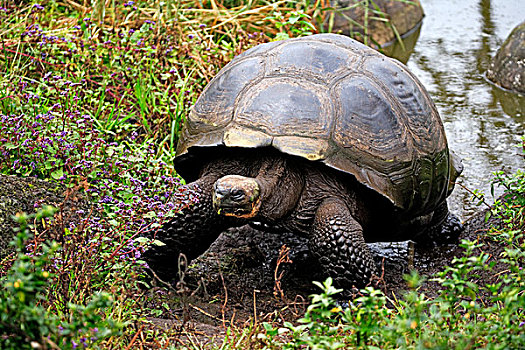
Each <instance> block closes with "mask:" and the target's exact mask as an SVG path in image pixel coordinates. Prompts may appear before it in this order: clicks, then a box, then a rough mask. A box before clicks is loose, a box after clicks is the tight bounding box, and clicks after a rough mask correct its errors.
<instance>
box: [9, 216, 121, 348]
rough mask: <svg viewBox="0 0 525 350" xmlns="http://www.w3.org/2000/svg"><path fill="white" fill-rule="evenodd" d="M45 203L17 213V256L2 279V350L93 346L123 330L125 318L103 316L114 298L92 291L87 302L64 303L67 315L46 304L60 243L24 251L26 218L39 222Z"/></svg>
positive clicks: (15, 243) (14, 242) (14, 243)
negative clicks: (35, 209)
mask: <svg viewBox="0 0 525 350" xmlns="http://www.w3.org/2000/svg"><path fill="white" fill-rule="evenodd" d="M54 211H55V210H54V209H53V208H50V207H46V208H44V209H42V210H40V211H39V212H38V213H37V214H36V215H26V214H19V215H17V216H16V217H15V219H16V221H17V222H18V224H19V225H20V229H19V232H18V234H17V235H16V237H15V239H14V240H13V242H12V245H14V246H15V247H16V254H17V258H16V260H15V262H14V264H13V266H12V267H11V268H10V270H9V271H8V272H7V275H6V276H4V277H2V278H1V279H0V283H1V284H2V288H1V290H0V346H1V347H2V349H6V350H7V349H16V350H18V349H35V348H40V349H57V348H60V349H75V348H77V347H78V346H80V347H81V348H87V347H93V346H94V345H95V344H97V343H100V342H101V341H102V340H104V339H105V338H108V337H110V336H114V335H118V334H120V333H121V332H122V329H123V327H124V325H125V324H124V323H121V322H117V321H115V320H113V319H112V318H110V317H107V315H106V312H107V310H110V309H111V308H112V307H113V305H114V302H113V297H112V296H111V295H110V294H109V293H106V292H98V293H95V294H94V295H93V296H92V297H91V298H90V299H89V300H87V301H86V304H84V305H82V304H74V303H68V305H67V312H65V313H64V314H65V315H67V316H68V317H67V318H60V317H58V316H57V315H56V314H55V313H53V312H51V311H50V310H49V309H47V308H46V307H45V303H43V301H44V300H45V299H46V291H47V289H48V288H49V284H50V283H53V281H54V277H55V275H54V273H53V270H54V267H53V261H54V260H55V259H56V258H57V252H58V251H59V250H60V246H59V245H58V244H57V243H56V242H50V243H49V244H43V245H42V251H41V252H40V253H39V254H36V255H28V254H27V253H25V252H24V250H25V244H26V242H27V241H28V239H29V238H30V235H29V228H30V226H29V224H28V222H29V220H30V219H32V218H36V220H37V222H38V221H40V220H42V219H45V218H48V217H50V216H52V215H53V213H54Z"/></svg>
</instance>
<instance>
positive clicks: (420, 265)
mask: <svg viewBox="0 0 525 350" xmlns="http://www.w3.org/2000/svg"><path fill="white" fill-rule="evenodd" d="M484 217H485V212H480V213H479V214H478V215H475V216H473V217H472V218H470V219H469V220H467V222H465V224H464V225H465V230H464V231H463V232H462V233H461V235H460V237H459V240H461V239H468V240H478V241H480V242H483V243H484V246H483V248H482V249H483V251H484V252H486V253H488V254H490V255H491V259H497V257H498V256H499V254H500V253H501V251H503V246H502V245H498V244H497V243H495V242H493V241H491V240H489V239H487V238H486V235H485V233H486V232H487V231H488V229H489V227H490V225H492V224H494V220H491V221H489V222H488V223H487V222H485V220H484ZM283 245H285V246H286V247H287V248H289V251H288V253H286V254H282V252H283V250H282V246H283ZM370 246H371V248H372V250H373V252H374V254H375V255H376V261H377V263H378V265H380V266H381V270H382V276H381V277H380V278H379V279H378V280H376V281H375V286H376V288H380V289H382V290H383V291H384V292H385V294H386V295H388V296H390V297H392V295H395V296H396V297H397V298H399V297H400V296H401V295H402V293H403V291H405V290H407V289H408V287H407V284H406V282H405V280H404V278H403V275H404V274H406V273H408V272H409V271H410V270H411V269H415V270H417V272H418V273H419V274H420V275H421V276H424V277H426V278H427V279H426V282H424V283H423V285H422V286H421V287H420V291H421V292H424V293H425V295H427V296H430V297H432V296H435V295H437V294H438V292H439V286H438V284H437V283H436V282H432V281H428V277H431V276H432V275H433V274H434V273H436V272H439V271H442V270H443V267H444V266H446V265H449V264H451V262H452V260H453V259H454V257H456V256H460V255H461V254H462V253H463V248H461V247H459V245H458V244H457V243H456V244H448V245H441V246H433V247H420V246H417V245H412V244H411V243H409V242H401V243H397V244H380V245H379V244H372V245H370ZM411 249H412V250H413V251H414V254H413V259H410V258H409V256H410V255H411V254H409V251H410V250H411ZM280 251H281V256H280ZM280 257H281V259H280ZM286 258H288V259H289V260H288V261H290V260H291V262H283V261H287V259H286ZM411 260H413V261H411ZM502 269H503V267H502V266H498V265H496V267H495V270H494V271H492V272H491V273H487V274H485V275H482V279H483V280H484V282H487V283H489V282H490V281H492V280H494V279H495V276H494V275H495V273H497V271H498V270H502ZM181 277H182V282H181V281H180V278H179V281H178V283H176V281H173V282H172V283H173V284H172V287H171V288H170V290H171V292H169V293H166V294H162V295H161V296H160V298H159V296H158V295H157V296H155V297H154V298H152V300H154V303H159V304H160V303H161V302H167V303H168V304H169V305H170V310H169V311H167V312H165V314H164V315H162V316H161V317H162V318H151V320H152V321H153V324H155V325H156V327H160V328H163V329H165V328H166V327H170V328H172V327H175V328H176V329H177V330H179V331H180V332H181V333H180V334H181V335H184V334H186V335H189V336H190V338H191V337H193V338H194V339H193V341H195V339H197V338H202V339H201V340H202V341H209V339H210V336H212V335H214V336H215V339H216V341H219V342H220V341H221V340H220V339H221V338H223V337H224V331H225V328H224V326H228V325H229V324H230V323H231V322H234V323H235V324H241V325H243V324H245V325H246V324H249V323H250V322H253V321H254V320H255V319H256V320H257V322H260V321H261V320H265V321H270V320H279V319H280V320H287V321H294V320H296V319H297V318H298V317H300V316H302V315H303V313H304V311H305V310H306V307H307V306H308V300H309V298H308V296H309V295H310V294H312V293H317V292H319V290H318V288H317V287H315V286H314V285H313V284H312V282H311V281H323V280H325V279H326V276H325V275H324V274H323V271H322V270H321V269H320V267H319V265H318V264H317V263H316V260H315V258H314V257H313V256H312V255H311V253H310V251H309V250H308V245H307V241H306V239H304V238H300V237H296V236H294V235H292V234H289V233H284V234H276V233H268V232H262V231H258V230H256V229H254V228H252V227H250V226H243V227H241V228H234V229H230V230H228V231H226V232H224V233H223V234H222V235H221V236H220V237H219V239H218V240H217V241H216V242H215V243H213V245H212V246H211V247H210V249H209V250H208V251H207V252H206V253H205V254H203V255H202V256H201V257H199V258H198V259H195V260H194V261H193V262H191V265H190V267H189V268H188V269H186V271H185V273H184V274H182V276H181ZM153 290H154V289H153ZM196 335H197V336H198V337H197V338H195V337H196ZM199 335H200V336H199ZM182 339H184V337H183V338H182Z"/></svg>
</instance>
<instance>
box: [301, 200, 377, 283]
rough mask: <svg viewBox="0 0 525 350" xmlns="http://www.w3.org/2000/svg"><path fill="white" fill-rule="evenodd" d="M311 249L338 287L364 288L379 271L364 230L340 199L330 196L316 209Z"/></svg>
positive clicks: (311, 235) (311, 234)
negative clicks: (367, 243)
mask: <svg viewBox="0 0 525 350" xmlns="http://www.w3.org/2000/svg"><path fill="white" fill-rule="evenodd" d="M310 249H311V251H312V252H313V253H314V255H315V256H316V257H317V258H318V259H319V262H320V263H321V265H322V267H323V269H324V270H326V272H327V274H328V275H329V276H331V277H332V278H333V279H334V281H335V284H336V286H338V287H341V288H344V289H347V290H350V289H351V287H352V286H356V287H363V286H365V285H366V284H367V283H368V282H369V281H370V278H371V277H372V275H373V274H374V273H376V266H375V263H374V260H373V258H372V254H371V252H370V250H369V248H368V246H367V245H366V244H365V240H364V238H363V229H362V227H361V225H360V224H359V223H358V222H357V221H356V220H355V219H354V218H353V217H352V215H351V214H350V211H349V210H348V207H347V206H346V204H345V203H344V202H343V201H341V200H338V199H327V200H325V201H323V203H322V204H321V205H320V207H319V208H318V209H317V212H316V215H315V220H314V225H313V227H312V230H311V233H310Z"/></svg>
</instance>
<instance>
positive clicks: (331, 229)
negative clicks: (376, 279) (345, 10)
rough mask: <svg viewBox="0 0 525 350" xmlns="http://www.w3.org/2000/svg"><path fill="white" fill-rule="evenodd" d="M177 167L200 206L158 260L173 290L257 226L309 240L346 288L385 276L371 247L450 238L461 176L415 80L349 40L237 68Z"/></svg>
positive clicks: (332, 39)
mask: <svg viewBox="0 0 525 350" xmlns="http://www.w3.org/2000/svg"><path fill="white" fill-rule="evenodd" d="M175 165H176V169H177V171H178V172H179V173H180V175H181V176H182V177H183V178H184V179H185V180H186V181H187V184H186V185H185V186H184V187H183V188H181V191H182V196H183V197H184V198H185V199H190V198H195V199H197V203H196V204H194V205H192V206H190V207H188V208H186V209H184V210H182V211H181V212H180V213H179V214H177V215H176V217H175V218H173V219H172V220H171V221H170V222H169V223H168V224H166V225H165V226H164V227H163V228H162V230H160V232H158V235H157V239H159V240H160V241H162V242H163V243H165V245H164V246H162V247H154V248H152V249H151V250H149V251H148V252H147V254H146V255H147V259H148V262H149V265H150V266H151V267H152V269H153V270H154V271H156V272H157V273H158V274H159V275H160V276H161V277H169V276H170V274H171V276H174V275H175V272H176V270H177V257H178V256H179V253H184V254H186V256H187V257H188V258H189V259H192V258H195V257H197V256H199V255H200V254H201V253H203V252H204V251H205V250H206V249H207V248H208V247H209V245H210V244H211V243H213V241H214V240H215V239H216V238H217V237H218V235H219V234H220V233H221V232H222V231H223V230H225V229H227V228H228V227H232V226H240V225H244V224H247V223H251V224H254V225H256V226H257V227H266V228H270V229H271V230H273V231H274V232H284V230H286V232H295V233H296V234H298V235H304V236H306V237H308V239H309V246H310V249H311V251H312V252H313V254H314V256H316V257H317V258H318V261H319V263H320V264H321V266H322V268H323V269H324V270H325V271H326V272H327V275H330V276H332V277H333V278H334V279H335V281H336V283H337V284H338V285H339V286H340V287H343V288H351V287H352V286H358V287H359V286H363V285H365V284H366V283H368V281H369V280H370V278H371V277H372V276H373V274H374V273H375V272H376V271H377V270H376V269H377V267H376V265H375V263H374V260H373V257H372V256H371V253H370V251H369V248H368V246H367V245H366V244H365V242H369V241H370V242H372V241H399V240H406V239H412V240H415V241H419V242H428V241H429V240H431V239H432V240H435V239H439V237H440V236H441V235H445V236H447V235H448V233H443V230H442V227H443V225H444V223H445V222H446V221H447V219H449V220H450V218H451V216H450V215H449V212H448V208H447V203H446V198H447V196H448V195H449V194H450V193H451V191H452V189H453V187H454V180H455V179H456V177H457V176H458V174H459V173H460V172H461V163H460V162H459V161H457V160H456V159H454V157H452V155H451V153H449V149H448V146H447V140H446V137H445V131H444V129H443V125H442V123H441V120H440V117H439V114H438V112H437V110H436V107H435V106H434V104H433V102H432V100H431V99H430V96H429V95H428V93H427V92H426V90H425V89H424V87H423V86H422V85H421V83H420V82H419V81H418V80H417V79H416V77H414V75H413V74H412V73H410V72H409V71H408V70H407V69H406V67H405V66H404V65H403V64H401V63H399V62H397V61H395V60H393V59H390V58H388V57H386V56H384V55H382V54H380V53H378V52H376V51H375V50H373V49H370V48H368V47H366V46H364V45H363V44H361V43H359V42H357V41H355V40H353V39H350V38H348V37H345V36H341V35H336V34H320V35H313V36H309V37H303V38H297V39H291V40H286V41H280V42H271V43H266V44H262V45H259V46H256V47H254V48H252V49H250V50H248V51H246V52H244V53H243V54H241V55H239V56H237V57H236V58H234V59H233V60H232V61H231V62H230V63H229V64H228V65H227V66H226V67H224V68H223V69H222V70H221V71H220V72H219V73H218V74H217V76H216V77H215V78H214V79H213V80H212V81H211V82H210V84H209V85H208V86H207V87H206V89H205V90H204V92H203V93H202V95H201V96H200V97H199V99H198V100H197V102H196V104H195V106H194V107H193V109H192V110H191V112H190V114H189V116H188V118H187V120H186V121H185V125H184V127H183V130H182V135H181V138H180V140H179V143H178V146H177V157H176V159H175ZM452 222H453V221H452ZM458 225H459V224H458ZM458 225H456V226H455V227H456V228H457V226H458ZM445 226H450V225H445ZM429 237H430V238H429Z"/></svg>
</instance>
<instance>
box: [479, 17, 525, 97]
mask: <svg viewBox="0 0 525 350" xmlns="http://www.w3.org/2000/svg"><path fill="white" fill-rule="evenodd" d="M487 78H488V79H490V80H491V81H493V82H494V83H496V84H497V85H498V86H500V87H502V88H505V89H509V90H513V91H517V92H521V93H525V22H522V23H521V24H520V25H518V26H517V27H515V28H514V29H513V30H512V32H511V33H510V35H509V36H508V38H507V40H505V42H504V43H503V45H502V46H501V47H500V48H499V50H498V52H497V53H496V56H494V59H493V60H492V62H491V64H490V67H489V69H488V70H487Z"/></svg>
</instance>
